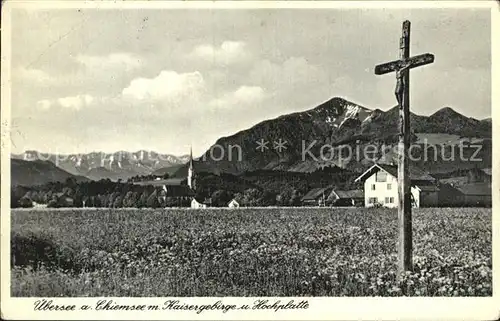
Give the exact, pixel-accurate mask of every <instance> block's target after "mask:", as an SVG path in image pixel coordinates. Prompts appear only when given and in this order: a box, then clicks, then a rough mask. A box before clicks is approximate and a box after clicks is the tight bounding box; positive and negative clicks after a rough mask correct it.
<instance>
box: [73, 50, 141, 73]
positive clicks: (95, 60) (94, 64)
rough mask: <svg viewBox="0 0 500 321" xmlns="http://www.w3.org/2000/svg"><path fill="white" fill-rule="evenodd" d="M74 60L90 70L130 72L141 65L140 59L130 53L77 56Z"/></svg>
mask: <svg viewBox="0 0 500 321" xmlns="http://www.w3.org/2000/svg"><path fill="white" fill-rule="evenodd" d="M75 60H76V61H77V62H78V63H80V64H82V65H84V66H85V67H86V68H88V69H92V70H102V69H104V70H109V69H113V70H115V69H120V70H125V71H130V70H134V69H137V68H139V67H141V65H142V61H141V59H140V57H137V56H136V55H134V54H130V53H111V54H108V55H105V56H91V55H78V56H76V57H75Z"/></svg>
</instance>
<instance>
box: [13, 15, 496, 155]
mask: <svg viewBox="0 0 500 321" xmlns="http://www.w3.org/2000/svg"><path fill="white" fill-rule="evenodd" d="M405 19H409V20H410V21H411V23H412V26H411V54H412V55H416V54H421V53H426V52H431V53H433V54H434V55H435V62H434V63H433V64H431V65H427V66H424V67H420V68H417V69H413V70H412V71H411V100H410V102H411V110H412V112H414V113H416V114H420V115H430V114H432V113H433V112H435V111H437V110H438V109H440V108H442V107H445V106H450V107H452V108H453V109H455V110H456V111H458V112H460V113H462V114H464V115H466V116H469V117H474V118H477V119H483V118H486V117H490V116H491V44H490V43H491V37H490V32H491V31H490V12H489V9H475V10H474V9H386V10H384V9H368V10H364V9H279V10H268V9H258V10H255V9H254V10H250V9H240V10H228V9H225V10H224V9H217V10H210V9H187V10H185V9H176V10H172V9H170V10H169V9H133V10H132V9H129V10H118V9H109V10H96V9H64V10H63V9H59V10H54V9H51V10H40V9H37V10H34V9H31V10H23V9H15V10H13V15H12V46H11V50H12V52H11V54H12V65H11V68H12V69H11V70H12V75H13V76H12V82H11V84H12V87H11V89H12V101H11V115H12V122H11V142H12V152H13V153H21V152H23V151H24V150H38V151H41V152H50V153H75V154H77V153H87V152H91V151H101V152H115V151H119V150H124V151H137V150H141V149H145V150H154V151H157V152H162V153H170V154H175V155H184V154H187V153H188V152H189V148H190V146H192V148H193V153H194V154H195V156H196V155H200V154H202V153H203V152H204V151H206V150H207V149H208V148H209V147H210V146H211V145H212V144H214V143H215V141H216V140H217V139H218V138H219V137H223V136H229V135H232V134H234V133H236V132H238V131H240V130H244V129H247V128H250V127H251V126H253V125H255V124H257V123H259V122H260V121H263V120H266V119H270V118H275V117H277V116H280V115H284V114H288V113H292V112H297V111H304V110H308V109H311V108H313V107H315V106H317V105H318V104H320V103H322V102H324V101H327V100H329V99H330V98H332V97H336V96H338V97H343V98H345V99H347V100H350V101H352V102H354V103H357V104H360V105H362V106H365V107H368V108H372V109H375V108H379V109H382V110H387V109H389V108H391V107H393V106H395V105H396V104H397V103H396V101H395V97H394V87H395V75H394V74H387V75H383V76H376V75H375V74H374V72H373V69H374V67H375V65H377V64H380V63H383V62H387V61H390V60H394V59H397V58H398V45H399V37H400V35H401V24H402V22H403V20H405Z"/></svg>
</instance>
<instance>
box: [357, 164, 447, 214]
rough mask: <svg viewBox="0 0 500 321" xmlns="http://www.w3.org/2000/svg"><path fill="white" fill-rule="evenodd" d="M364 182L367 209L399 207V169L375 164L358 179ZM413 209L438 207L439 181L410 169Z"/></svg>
mask: <svg viewBox="0 0 500 321" xmlns="http://www.w3.org/2000/svg"><path fill="white" fill-rule="evenodd" d="M355 182H364V203H365V207H373V206H384V207H398V169H397V167H396V166H392V165H386V164H375V165H373V166H372V167H370V168H369V169H368V170H366V171H365V172H364V173H363V174H361V175H360V176H359V177H358V178H356V180H355ZM410 182H411V188H410V189H411V199H412V200H411V201H412V207H434V206H438V201H439V198H438V191H439V188H438V186H437V181H436V179H435V178H434V177H432V176H431V175H429V174H428V173H426V172H424V171H422V170H420V169H418V168H416V167H410Z"/></svg>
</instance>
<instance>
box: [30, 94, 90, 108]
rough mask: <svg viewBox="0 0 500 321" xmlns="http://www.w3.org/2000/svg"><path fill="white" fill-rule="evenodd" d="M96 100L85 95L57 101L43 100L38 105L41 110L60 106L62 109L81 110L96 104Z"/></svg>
mask: <svg viewBox="0 0 500 321" xmlns="http://www.w3.org/2000/svg"><path fill="white" fill-rule="evenodd" d="M95 101H96V99H95V98H94V97H92V96H91V95H87V94H83V95H76V96H67V97H62V98H57V99H42V100H39V101H38V102H37V103H36V105H37V107H38V108H39V109H41V110H48V109H50V108H51V107H53V106H59V107H62V108H68V109H74V110H80V109H81V108H83V107H87V106H89V105H91V104H92V103H94V102H95Z"/></svg>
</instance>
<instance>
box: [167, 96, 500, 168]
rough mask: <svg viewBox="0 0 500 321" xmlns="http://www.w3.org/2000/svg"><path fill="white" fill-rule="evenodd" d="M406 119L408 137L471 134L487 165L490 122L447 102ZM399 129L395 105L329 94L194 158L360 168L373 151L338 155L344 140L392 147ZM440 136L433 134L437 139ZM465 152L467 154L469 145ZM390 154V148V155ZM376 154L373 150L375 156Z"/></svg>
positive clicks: (210, 162) (231, 164)
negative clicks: (262, 145)
mask: <svg viewBox="0 0 500 321" xmlns="http://www.w3.org/2000/svg"><path fill="white" fill-rule="evenodd" d="M410 121H411V130H412V134H411V139H412V141H413V142H414V143H417V142H418V140H419V139H421V138H422V137H425V135H434V136H433V137H434V139H436V137H438V136H439V135H445V136H446V135H454V136H453V137H456V139H455V138H454V139H453V140H454V141H455V142H456V143H459V142H460V138H464V137H469V138H475V139H476V141H477V142H478V143H479V144H482V145H483V147H484V148H482V149H481V153H480V154H479V156H481V157H482V159H483V160H484V161H483V162H484V164H481V166H484V167H491V153H492V151H491V137H492V129H491V122H488V121H479V120H476V119H474V118H469V117H466V116H464V115H462V114H460V113H458V112H456V111H454V110H453V109H452V108H450V107H446V108H443V109H441V110H439V111H437V112H436V113H434V114H433V115H431V116H421V115H416V114H413V113H412V114H411V116H410ZM398 131H399V110H398V107H394V108H391V109H389V110H387V111H382V110H380V109H375V110H372V109H369V108H367V107H364V106H361V105H359V104H356V103H353V102H350V101H347V100H345V99H343V98H340V97H334V98H332V99H330V100H329V101H326V102H324V103H323V104H320V105H319V106H317V107H315V108H312V109H310V110H306V111H304V112H298V113H293V114H288V115H283V116H280V117H278V118H275V119H270V120H265V121H263V122H260V123H258V124H256V125H255V126H253V127H251V128H249V129H246V130H243V131H240V132H237V133H235V134H234V135H231V136H228V137H222V138H220V139H218V140H217V141H216V143H215V144H216V145H218V146H222V147H223V149H224V151H225V155H224V157H223V158H222V159H220V160H215V159H217V158H218V157H219V156H221V155H220V154H219V153H218V152H219V150H220V149H219V148H216V149H214V150H213V154H214V158H215V159H214V158H211V157H210V149H209V150H208V151H207V152H206V153H205V154H204V157H201V158H200V160H198V161H195V167H196V168H197V170H198V171H209V172H214V173H221V172H225V173H232V174H236V175H239V174H242V173H245V172H249V171H250V172H251V171H259V170H277V171H293V172H314V171H316V170H318V169H320V168H323V167H325V166H337V167H340V168H344V169H348V170H351V171H354V172H359V171H362V170H363V169H364V168H366V167H368V166H370V165H371V164H372V163H373V157H366V155H363V154H362V155H359V156H357V158H354V159H349V160H346V159H343V157H341V155H343V154H342V153H344V152H345V149H343V148H345V147H347V146H349V147H351V149H352V150H355V148H356V147H357V146H358V147H361V150H363V148H364V147H365V146H367V145H368V144H369V145H376V146H382V145H384V144H385V145H389V146H392V147H395V146H396V143H397V140H398V134H399V132H398ZM261 139H262V140H264V141H266V142H268V143H267V145H266V148H265V149H264V150H263V151H262V150H259V149H258V148H257V147H258V143H257V142H259V141H260V140H261ZM280 140H281V141H282V142H286V143H285V145H284V147H285V148H282V149H281V150H279V149H275V147H276V146H275V145H274V144H275V143H278V142H279V141H280ZM439 140H440V139H439V138H438V139H437V141H439ZM471 140H472V139H469V141H471ZM231 146H233V147H234V146H240V147H241V151H242V153H241V154H242V159H241V160H239V159H238V150H237V149H235V148H231ZM323 146H325V147H326V148H324V147H323ZM309 147H310V148H309ZM322 147H323V150H322ZM304 151H308V153H304ZM322 152H323V154H322ZM470 152H471V153H470V155H472V152H473V151H470ZM455 153H457V154H458V150H455ZM303 155H304V156H306V157H303ZM311 155H312V156H311ZM320 155H323V157H320ZM395 155H396V154H395V153H393V156H395ZM381 156H382V155H375V160H378V157H381ZM385 158H386V159H384V161H386V162H391V161H393V160H394V158H393V157H392V156H390V155H389V156H388V155H386V157H385ZM391 158H392V159H391ZM414 165H417V166H423V167H424V168H427V169H429V170H436V171H442V170H445V169H447V170H448V171H450V170H454V169H459V168H463V167H467V166H477V164H471V163H470V162H462V161H460V160H458V161H455V162H447V161H445V160H443V159H442V157H441V156H440V155H438V158H437V159H436V160H433V161H432V162H415V163H414ZM186 172H187V167H186V166H183V167H181V168H180V169H179V170H178V171H177V172H176V174H175V175H176V176H185V174H186Z"/></svg>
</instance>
